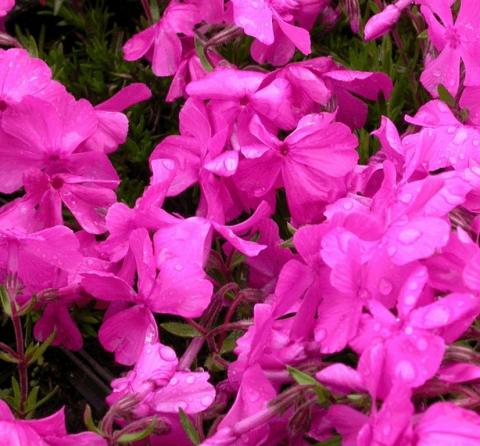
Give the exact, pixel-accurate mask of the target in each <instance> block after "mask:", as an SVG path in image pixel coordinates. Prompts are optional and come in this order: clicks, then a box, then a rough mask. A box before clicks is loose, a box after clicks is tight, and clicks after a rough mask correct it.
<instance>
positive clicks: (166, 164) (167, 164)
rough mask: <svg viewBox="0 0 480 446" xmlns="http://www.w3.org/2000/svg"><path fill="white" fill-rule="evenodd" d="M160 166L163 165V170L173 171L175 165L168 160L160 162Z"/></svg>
mask: <svg viewBox="0 0 480 446" xmlns="http://www.w3.org/2000/svg"><path fill="white" fill-rule="evenodd" d="M162 164H163V167H165V169H168V170H173V168H174V167H175V163H174V162H173V161H172V160H170V159H164V160H162Z"/></svg>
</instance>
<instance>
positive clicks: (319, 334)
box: [315, 328, 327, 342]
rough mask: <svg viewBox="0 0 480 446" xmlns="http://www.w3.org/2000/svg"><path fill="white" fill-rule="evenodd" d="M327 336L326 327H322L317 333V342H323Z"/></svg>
mask: <svg viewBox="0 0 480 446" xmlns="http://www.w3.org/2000/svg"><path fill="white" fill-rule="evenodd" d="M326 337H327V330H325V329H324V328H320V329H319V330H317V332H316V333H315V339H316V340H317V342H322V341H323V340H324V339H325V338H326Z"/></svg>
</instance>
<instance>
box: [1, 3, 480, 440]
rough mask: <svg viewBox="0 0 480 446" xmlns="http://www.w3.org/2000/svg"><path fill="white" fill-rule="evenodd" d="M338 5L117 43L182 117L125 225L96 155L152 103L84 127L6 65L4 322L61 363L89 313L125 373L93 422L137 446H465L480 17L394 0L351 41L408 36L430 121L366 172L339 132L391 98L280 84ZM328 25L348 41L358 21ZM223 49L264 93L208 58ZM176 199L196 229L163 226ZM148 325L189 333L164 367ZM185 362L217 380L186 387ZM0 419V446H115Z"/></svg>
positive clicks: (143, 92) (164, 356)
mask: <svg viewBox="0 0 480 446" xmlns="http://www.w3.org/2000/svg"><path fill="white" fill-rule="evenodd" d="M4 3H5V4H7V3H8V5H5V6H3V4H2V5H1V6H2V8H4V9H5V13H6V10H7V9H8V8H9V7H10V6H11V5H10V2H4ZM335 3H336V2H333V1H330V0H231V1H227V2H224V1H223V0H184V1H181V0H171V1H170V2H169V4H168V6H167V7H166V9H165V10H164V12H163V14H162V16H161V18H160V20H159V21H158V22H156V23H153V24H152V25H151V26H150V27H148V28H146V29H145V30H143V31H141V32H139V33H138V34H136V35H134V36H133V37H131V39H130V40H128V41H127V42H126V43H125V45H124V47H123V51H124V57H125V59H126V60H129V61H134V60H138V59H140V58H142V57H145V58H146V59H148V61H149V62H151V68H152V70H153V72H154V73H155V75H157V76H173V79H172V82H171V85H170V89H169V91H168V94H167V100H168V101H174V100H176V99H180V98H183V105H182V107H181V111H180V116H179V132H178V135H169V136H167V137H166V138H164V139H163V140H162V141H161V142H160V143H159V144H158V145H157V146H156V147H155V148H154V149H153V151H152V152H151V155H150V159H149V163H150V172H151V177H150V183H149V185H148V187H147V188H146V189H145V191H144V192H143V194H142V196H141V197H139V198H138V200H137V201H136V204H135V206H134V207H133V208H130V207H128V206H127V205H126V204H124V203H121V202H118V201H117V198H116V193H115V190H116V188H117V187H118V185H119V181H120V180H119V177H118V175H117V173H116V171H115V169H114V167H113V165H112V163H111V161H110V159H109V155H110V154H111V153H113V152H115V151H116V150H117V148H118V147H119V146H120V145H121V144H122V143H123V142H125V140H126V137H127V132H128V119H127V116H126V114H125V113H124V112H125V111H126V109H127V108H128V107H130V106H132V105H134V104H136V103H138V102H141V101H144V100H147V99H148V98H149V97H150V95H151V93H150V90H149V88H148V87H147V86H146V85H144V84H138V83H134V84H131V85H129V86H127V87H126V88H124V89H122V90H120V91H119V92H118V93H116V94H115V95H114V96H112V97H111V98H110V99H108V100H107V101H105V102H103V103H101V104H97V105H92V104H90V103H89V102H88V101H87V100H85V99H76V98H74V97H73V96H72V95H71V94H69V93H68V92H67V91H66V89H65V87H64V86H63V85H61V84H60V83H58V82H57V81H55V80H52V73H51V71H50V69H49V68H48V66H47V65H46V64H45V63H44V62H42V61H41V60H39V59H37V58H34V57H32V56H30V55H29V54H28V53H27V52H26V51H25V50H22V49H9V50H1V53H0V110H1V111H0V192H1V193H3V194H11V195H10V196H11V199H9V202H8V203H7V204H5V205H4V206H2V207H1V208H0V246H1V251H0V281H1V282H2V283H4V284H5V290H6V293H7V295H8V298H9V302H10V306H11V307H12V308H11V316H12V319H15V317H16V316H18V314H21V313H22V312H23V311H26V309H28V308H35V310H36V311H39V312H40V316H39V318H38V319H37V320H36V322H35V326H34V335H35V337H36V339H37V340H39V341H47V340H49V339H52V341H51V342H52V344H53V345H57V346H63V347H64V348H66V349H69V350H79V349H81V348H82V342H83V340H82V334H81V331H80V330H79V328H78V326H77V324H76V321H75V319H74V317H72V311H71V310H72V308H84V307H87V306H88V305H90V304H92V303H93V304H94V305H95V306H96V307H97V308H99V309H102V310H104V317H103V321H102V323H101V326H100V328H99V333H98V339H99V342H100V343H101V345H102V346H103V347H104V349H105V350H107V351H109V352H112V353H113V354H114V358H115V361H116V362H117V363H119V364H122V365H125V366H128V367H131V368H130V370H129V371H128V372H126V373H125V374H124V375H123V376H121V377H119V378H117V379H115V380H113V381H112V383H111V386H112V393H111V395H110V396H109V397H108V398H107V401H108V404H109V405H110V406H111V410H110V412H109V414H108V415H107V417H108V416H109V417H111V418H114V419H115V423H117V424H118V425H119V426H121V427H125V426H127V427H128V426H129V423H132V424H131V425H133V426H134V427H135V426H137V427H144V426H145V423H144V424H141V422H142V420H148V421H150V420H154V424H155V428H154V429H152V430H151V431H150V432H149V434H150V435H148V436H146V437H147V438H146V439H145V438H141V437H140V436H139V437H138V438H134V440H139V441H142V442H143V443H138V444H146V445H147V444H150V445H170V444H172V445H173V444H175V445H184V444H185V445H188V444H191V443H190V441H191V440H192V438H193V439H194V441H196V443H197V444H200V443H201V444H202V445H204V446H221V445H241V444H246V445H252V446H254V445H277V444H278V445H281V444H286V443H285V439H288V444H292V445H293V444H294V445H299V446H300V445H306V444H311V443H310V442H309V441H320V442H321V441H329V443H328V444H340V441H341V444H343V445H345V446H349V445H352V446H353V445H358V446H370V445H378V446H380V445H381V446H429V445H451V444H461V445H464V446H469V445H472V446H473V445H476V444H479V443H480V415H478V414H477V413H476V412H475V409H478V404H479V400H480V394H479V392H478V388H477V387H476V386H474V385H472V382H475V381H476V380H478V379H480V364H479V360H480V359H479V358H480V357H479V354H478V353H477V352H476V351H475V349H474V348H473V347H474V346H475V344H476V342H477V341H478V336H479V329H478V326H477V325H476V322H475V321H476V319H477V316H478V315H479V314H480V246H479V244H478V234H479V233H480V201H479V197H480V101H479V100H478V97H479V94H480V93H479V92H480V57H478V56H480V31H479V30H480V23H479V20H480V3H479V2H478V1H477V0H462V1H461V2H460V7H459V9H458V11H457V9H454V7H453V6H454V5H453V3H454V2H453V1H451V0H417V1H415V2H413V1H411V0H407V1H403V0H398V1H397V2H395V3H392V4H391V5H389V6H387V7H386V8H385V9H384V10H383V11H381V12H380V13H379V14H377V15H375V16H373V17H371V18H370V20H369V21H368V23H367V25H366V27H365V39H367V40H369V39H375V38H377V37H380V36H382V35H383V34H385V33H387V32H388V31H389V30H390V29H392V28H393V27H394V26H395V23H396V22H397V20H398V19H399V18H400V15H401V13H402V11H405V12H408V13H409V14H410V15H412V17H413V18H414V19H415V20H416V21H417V22H418V21H422V23H424V26H425V27H426V28H425V29H426V36H427V37H428V44H427V45H426V46H425V67H424V70H423V73H422V75H421V83H422V85H423V86H424V87H425V89H426V90H427V91H428V92H429V94H430V95H431V100H429V101H428V102H426V103H425V104H423V105H422V106H421V107H420V108H419V110H418V111H417V112H416V113H415V114H414V115H413V116H409V115H405V116H404V119H405V122H406V123H407V124H408V125H409V127H408V130H407V131H406V132H405V133H403V134H402V133H401V132H400V131H399V130H398V129H397V127H396V124H395V123H393V122H392V121H391V120H390V119H389V118H388V117H387V116H383V117H382V118H381V125H380V127H379V128H378V129H377V130H375V131H374V132H373V137H374V138H375V139H376V140H377V142H378V145H379V150H378V151H377V152H376V153H375V155H373V156H371V157H370V158H369V159H368V160H367V163H366V164H360V162H359V155H358V146H359V141H358V136H357V135H358V129H360V128H362V127H363V126H364V125H365V123H366V122H367V118H368V103H369V102H372V101H376V100H378V99H379V98H385V99H388V98H389V96H390V94H391V92H392V88H393V85H392V81H391V80H390V78H389V77H388V76H387V75H386V74H384V73H381V72H367V71H356V70H350V69H349V68H348V67H346V66H343V65H341V64H339V63H338V62H336V61H335V60H334V58H333V57H328V56H322V57H319V56H318V57H311V58H304V59H302V60H300V61H296V60H295V61H293V57H294V55H295V54H296V51H297V50H298V51H299V53H301V54H303V55H305V56H306V55H309V54H311V53H312V42H311V39H310V30H311V29H312V28H313V26H314V25H315V24H320V25H321V26H324V27H325V29H329V28H331V27H333V25H334V24H335V22H336V21H337V19H338V17H339V9H338V8H336V5H335ZM344 3H346V4H347V7H346V8H345V9H346V10H347V11H348V14H349V19H350V23H351V27H352V30H353V31H355V32H356V31H358V23H359V13H360V12H359V6H358V2H356V1H354V0H347V1H345V2H344ZM414 3H415V4H416V5H414ZM412 8H415V10H413V9H412ZM0 13H3V10H2V11H0ZM242 35H247V36H250V37H251V38H252V40H251V46H250V54H251V57H252V59H253V60H254V61H255V62H256V63H257V64H269V65H270V66H273V67H274V68H273V69H272V70H270V71H267V70H266V69H262V68H261V67H259V66H249V67H246V68H241V67H237V66H235V65H234V64H233V63H232V62H230V61H227V60H225V59H224V58H223V56H222V55H221V54H220V53H219V52H218V47H219V45H221V44H222V43H225V42H226V41H229V40H231V39H239V38H241V36H242ZM297 54H298V53H297ZM400 124H402V125H403V123H400ZM403 127H405V126H404V125H403ZM192 189H193V190H195V196H196V197H198V202H197V203H196V205H197V206H196V212H195V215H194V216H181V215H179V214H177V213H171V212H168V211H167V210H165V209H164V203H165V202H166V201H167V200H168V199H169V197H176V196H178V195H180V194H182V193H184V192H185V191H187V190H192ZM19 191H20V192H19ZM279 209H282V212H283V215H280V214H281V212H280V211H279ZM285 213H286V214H287V215H288V217H287V219H288V225H285V224H284V223H285V222H284V221H283V222H282V218H284V215H285ZM279 215H280V217H279ZM279 221H280V223H281V225H280V226H282V225H283V226H284V227H286V228H287V230H288V231H289V232H290V236H288V235H287V236H286V235H285V231H284V230H283V229H284V228H283V227H282V228H279V224H278V222H279ZM280 229H282V231H281V230H280ZM281 235H282V236H283V238H282V236H281ZM159 315H162V316H159ZM167 315H168V316H169V317H174V318H175V319H174V320H176V321H177V320H182V319H183V321H185V322H186V323H188V324H189V325H190V326H191V327H193V329H194V330H196V335H195V337H194V338H193V340H192V341H191V343H190V344H189V345H188V347H187V349H186V350H185V351H183V352H181V351H175V350H174V349H173V348H172V347H175V348H176V346H175V345H171V346H168V345H166V343H167V342H166V341H165V340H163V338H162V342H163V343H162V342H161V339H160V338H161V337H162V333H161V331H160V330H159V325H158V321H159V317H162V320H164V319H163V318H165V317H166V316H167ZM178 324H180V323H178ZM182 327H188V326H187V325H186V324H184V325H182ZM52 336H53V338H52ZM227 336H228V337H230V336H232V337H231V338H230V341H231V342H232V343H233V342H234V343H235V347H234V349H233V351H229V350H227V349H226V347H225V345H226V338H227ZM204 350H208V353H207V355H208V361H210V366H211V367H209V370H210V372H212V370H214V371H215V370H217V371H218V370H221V371H223V372H224V373H223V375H222V373H216V374H215V373H213V372H212V374H211V375H210V374H209V372H207V371H205V367H206V366H205V364H206V363H207V362H208V361H205V364H203V363H202V362H201V361H200V360H198V358H200V357H201V356H202V355H203V354H204V353H202V352H204ZM230 350H232V349H230ZM224 352H228V353H229V354H230V356H227V358H228V359H225V358H224V357H223V356H222V354H223V353H224ZM17 354H18V352H17ZM177 355H178V356H177ZM202 364H203V366H204V367H201V365H202ZM212 364H214V365H216V366H217V368H216V369H215V367H213V366H212ZM219 376H220V377H221V378H219ZM0 409H1V410H0V413H1V414H2V420H0V436H1V437H2V438H8V439H10V440H9V441H10V443H11V444H20V445H34V446H36V445H39V446H43V445H52V446H53V445H70V444H73V443H74V442H76V443H77V444H85V445H86V444H89V445H93V444H94V445H97V444H98V445H103V444H107V440H108V441H109V443H108V444H115V443H114V441H116V440H118V439H119V438H121V437H119V436H118V435H117V436H115V433H112V431H111V430H108V429H106V430H104V431H102V430H101V429H97V431H96V432H92V433H84V434H78V435H74V436H68V435H67V433H66V431H65V428H64V420H63V412H58V413H56V414H55V415H52V416H51V417H49V418H45V419H41V420H36V421H32V420H21V419H19V420H16V419H15V418H14V417H13V415H12V413H11V412H10V410H9V409H8V408H7V406H6V405H5V404H2V405H1V406H0ZM19 413H20V414H21V411H20V412H19ZM205 421H206V422H210V424H209V426H211V428H210V431H209V432H208V433H206V432H204V430H203V429H204V422H205ZM112 422H113V421H111V423H112ZM111 423H110V424H111ZM135 423H137V424H135ZM147 424H148V423H147ZM105 425H108V423H104V426H105ZM206 425H207V424H206ZM182 426H183V427H182ZM132 429H133V428H132ZM121 432H123V431H121ZM197 437H198V438H197ZM132 438H133V437H132ZM335 441H338V443H335ZM10 443H9V444H10Z"/></svg>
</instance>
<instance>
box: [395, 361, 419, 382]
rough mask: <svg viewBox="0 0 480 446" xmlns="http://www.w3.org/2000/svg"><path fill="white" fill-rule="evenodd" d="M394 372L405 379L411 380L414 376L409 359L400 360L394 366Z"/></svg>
mask: <svg viewBox="0 0 480 446" xmlns="http://www.w3.org/2000/svg"><path fill="white" fill-rule="evenodd" d="M395 373H396V375H397V376H399V377H400V378H403V379H404V380H405V381H413V379H414V378H415V369H414V368H413V366H412V364H411V363H410V362H409V361H405V360H404V361H400V362H399V363H398V364H397V366H396V367H395Z"/></svg>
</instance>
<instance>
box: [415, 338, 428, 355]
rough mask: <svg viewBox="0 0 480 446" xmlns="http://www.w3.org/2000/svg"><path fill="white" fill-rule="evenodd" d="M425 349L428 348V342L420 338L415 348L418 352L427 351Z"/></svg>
mask: <svg viewBox="0 0 480 446" xmlns="http://www.w3.org/2000/svg"><path fill="white" fill-rule="evenodd" d="M427 347H428V342H427V341H426V340H425V339H423V338H421V339H419V340H418V342H417V348H418V349H419V350H420V351H422V352H423V351H425V350H426V349H427Z"/></svg>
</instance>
